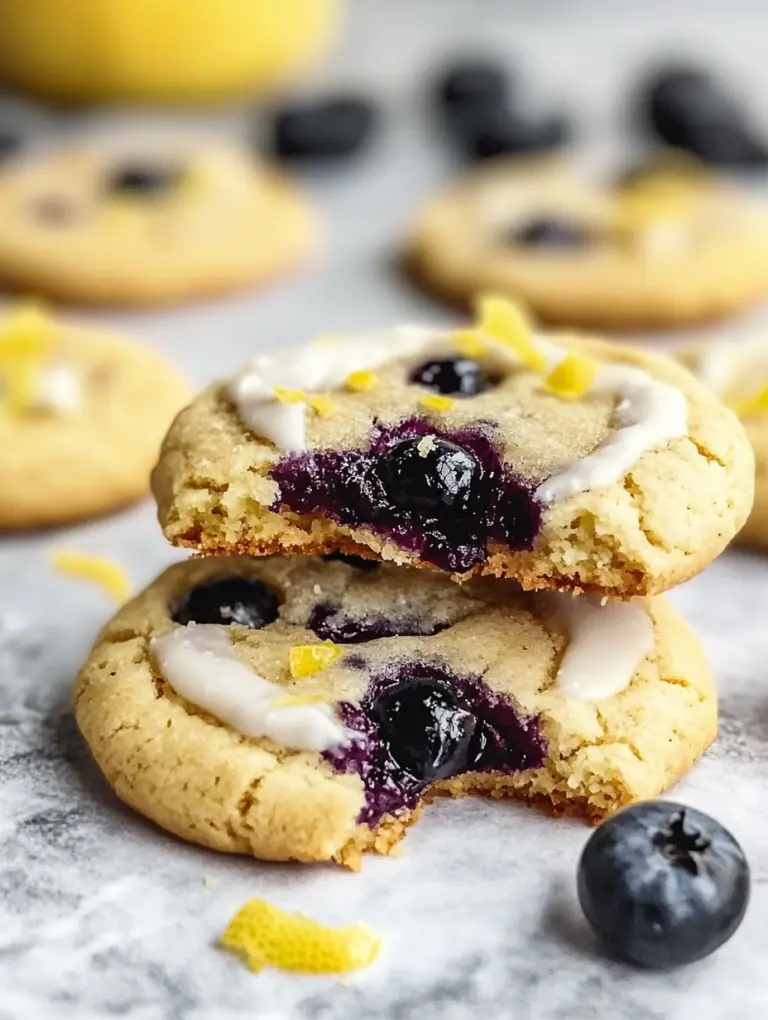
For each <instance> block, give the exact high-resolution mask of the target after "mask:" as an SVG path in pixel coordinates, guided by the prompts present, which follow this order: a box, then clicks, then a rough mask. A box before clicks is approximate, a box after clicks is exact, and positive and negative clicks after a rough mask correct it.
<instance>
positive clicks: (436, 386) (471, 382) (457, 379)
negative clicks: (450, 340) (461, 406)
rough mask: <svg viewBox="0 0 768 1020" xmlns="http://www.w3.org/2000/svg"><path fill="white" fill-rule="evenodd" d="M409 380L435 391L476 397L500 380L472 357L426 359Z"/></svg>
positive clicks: (457, 395)
mask: <svg viewBox="0 0 768 1020" xmlns="http://www.w3.org/2000/svg"><path fill="white" fill-rule="evenodd" d="M408 382H410V383H412V384H413V385H416V386H425V387H426V388H427V389H428V390H433V391H434V392H435V393H445V394H450V395H452V396H456V397H475V396H477V394H478V393H483V392H484V391H485V390H487V389H490V387H491V386H492V385H494V384H495V383H496V382H498V380H497V379H496V378H494V377H491V376H489V375H488V372H486V370H485V368H483V366H482V365H480V364H479V363H478V362H477V361H473V359H472V358H437V359H434V360H432V361H425V362H424V364H423V365H419V366H418V368H415V369H414V370H413V372H412V373H411V375H410V377H409V379H408Z"/></svg>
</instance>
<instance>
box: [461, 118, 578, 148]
mask: <svg viewBox="0 0 768 1020" xmlns="http://www.w3.org/2000/svg"><path fill="white" fill-rule="evenodd" d="M455 126H456V135H457V140H458V143H459V145H460V147H461V148H462V149H463V150H464V152H465V154H466V155H467V156H468V157H469V158H471V159H478V160H481V159H491V158H493V157H494V156H517V155H525V154H526V153H535V152H544V151H547V150H549V149H554V148H557V147H558V146H561V145H564V144H565V142H566V141H567V140H568V138H569V136H570V123H569V121H568V119H567V118H566V117H565V116H564V115H563V114H561V113H552V114H549V115H548V116H542V117H536V118H534V117H531V116H529V115H527V114H525V115H524V114H521V113H520V112H519V111H517V110H511V109H508V108H507V107H505V106H473V107H469V108H466V109H464V110H463V111H462V113H461V115H459V116H457V118H456V125H455Z"/></svg>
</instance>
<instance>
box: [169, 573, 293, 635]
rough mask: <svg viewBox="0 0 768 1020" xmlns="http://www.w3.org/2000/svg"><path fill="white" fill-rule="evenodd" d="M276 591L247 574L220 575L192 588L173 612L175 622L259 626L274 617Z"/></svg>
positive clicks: (254, 627)
mask: <svg viewBox="0 0 768 1020" xmlns="http://www.w3.org/2000/svg"><path fill="white" fill-rule="evenodd" d="M278 605H279V601H278V598H277V595H276V594H275V593H274V592H273V591H272V589H271V588H268V587H267V586H266V585H265V584H262V582H261V581H257V580H256V579H255V578H249V577H221V578H218V579H217V580H215V581H206V582H204V583H203V584H199V585H198V586H197V587H196V588H193V589H192V590H191V591H190V592H187V594H186V595H185V597H184V600H183V601H182V602H181V603H180V605H179V606H177V608H176V610H175V611H174V613H173V619H174V621H175V622H176V623H180V624H182V625H186V624H188V623H222V624H225V625H228V624H230V623H238V624H240V625H241V626H243V627H251V628H252V629H253V630H260V629H261V628H262V627H266V626H267V624H268V623H272V622H273V621H274V620H276V619H277V609H278Z"/></svg>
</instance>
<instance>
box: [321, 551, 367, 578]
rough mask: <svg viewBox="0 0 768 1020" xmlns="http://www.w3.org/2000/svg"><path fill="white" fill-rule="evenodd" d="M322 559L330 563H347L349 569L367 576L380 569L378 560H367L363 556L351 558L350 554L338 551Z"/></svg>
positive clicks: (327, 554)
mask: <svg viewBox="0 0 768 1020" xmlns="http://www.w3.org/2000/svg"><path fill="white" fill-rule="evenodd" d="M322 558H323V559H324V560H327V561H328V562H333V561H336V562H338V563H346V565H347V566H348V567H354V568H355V570H362V571H363V572H364V573H367V574H370V573H371V572H372V571H374V570H378V569H379V563H378V560H366V559H365V557H363V556H350V555H349V554H348V553H341V552H338V551H334V552H330V553H326V554H325V556H323V557H322Z"/></svg>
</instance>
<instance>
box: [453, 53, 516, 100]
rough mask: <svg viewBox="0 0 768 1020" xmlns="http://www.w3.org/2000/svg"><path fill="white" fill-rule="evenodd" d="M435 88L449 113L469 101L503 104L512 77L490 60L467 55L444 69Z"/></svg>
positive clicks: (507, 96)
mask: <svg viewBox="0 0 768 1020" xmlns="http://www.w3.org/2000/svg"><path fill="white" fill-rule="evenodd" d="M435 91H436V94H437V102H438V104H439V105H440V106H441V107H442V108H443V109H445V110H447V111H448V112H451V111H452V110H454V109H455V108H456V107H457V106H463V105H467V104H479V103H482V104H496V105H503V104H504V103H506V102H507V99H508V98H509V78H508V76H507V74H506V72H505V71H504V69H503V68H502V67H500V66H499V65H498V64H495V63H493V62H492V61H490V60H488V59H484V58H482V57H466V58H464V59H462V60H458V61H456V63H454V64H451V65H450V66H449V67H447V68H446V69H445V70H444V71H443V72H442V74H441V75H440V76H439V78H438V80H437V83H436V90H435Z"/></svg>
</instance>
